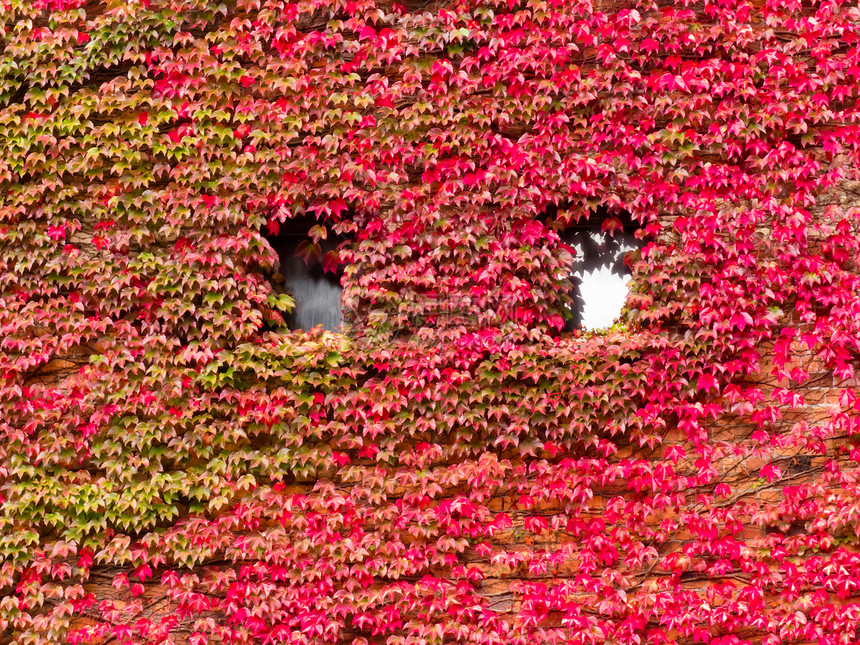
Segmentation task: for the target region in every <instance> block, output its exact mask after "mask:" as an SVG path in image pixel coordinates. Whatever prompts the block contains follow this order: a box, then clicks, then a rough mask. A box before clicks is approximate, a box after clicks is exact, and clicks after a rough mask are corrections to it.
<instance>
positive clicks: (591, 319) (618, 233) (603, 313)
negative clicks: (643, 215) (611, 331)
mask: <svg viewBox="0 0 860 645" xmlns="http://www.w3.org/2000/svg"><path fill="white" fill-rule="evenodd" d="M638 228H640V227H639V225H638V224H635V223H634V222H633V221H632V219H631V218H630V216H629V215H628V214H627V213H619V214H609V213H608V212H606V211H605V210H600V211H597V212H596V213H594V214H592V216H591V217H589V218H588V219H587V220H585V221H582V222H579V223H576V224H572V225H570V226H568V227H567V228H565V229H564V230H563V231H561V233H560V236H561V240H562V242H564V243H565V244H568V245H569V246H572V247H573V249H574V257H573V265H572V270H571V281H572V282H573V307H572V311H571V313H572V314H573V317H572V318H571V319H570V320H568V322H567V325H566V329H567V330H568V331H570V330H574V329H586V330H591V329H602V328H605V327H609V326H610V325H612V323H613V321H614V320H615V319H616V318H617V317H618V315H619V314H620V313H621V308H622V307H623V306H624V301H625V300H626V299H627V291H628V288H627V285H628V282H629V281H630V268H629V266H628V265H627V264H626V263H625V262H624V258H625V256H626V255H627V253H628V252H629V251H633V250H635V249H639V248H642V246H643V242H642V241H641V240H638V239H636V237H635V233H636V230H637V229H638Z"/></svg>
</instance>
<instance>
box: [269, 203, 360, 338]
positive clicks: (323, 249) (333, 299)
mask: <svg viewBox="0 0 860 645" xmlns="http://www.w3.org/2000/svg"><path fill="white" fill-rule="evenodd" d="M322 226H323V225H321V224H320V222H319V221H318V220H317V219H316V217H315V216H314V215H305V216H303V217H294V218H292V219H289V220H287V221H285V222H281V223H280V224H279V226H278V233H277V235H270V234H267V235H265V237H266V239H267V240H268V241H269V244H271V245H272V248H273V249H274V250H275V252H276V253H277V254H278V266H277V267H276V275H275V278H274V279H275V283H276V287H277V288H279V289H283V290H284V291H286V293H288V294H289V295H290V296H291V297H292V298H293V300H294V301H295V306H294V308H293V310H292V312H290V314H289V315H288V316H287V326H288V327H289V328H290V329H293V330H297V329H305V330H307V329H312V328H314V327H316V326H317V325H322V327H323V329H327V330H329V331H339V330H340V326H341V322H342V321H343V311H342V308H341V292H342V288H341V278H342V277H343V266H342V265H341V264H339V263H337V262H336V261H333V258H335V257H336V255H335V253H336V250H337V248H338V247H339V246H340V244H341V243H342V242H344V241H345V238H344V237H343V236H340V235H334V233H333V232H332V231H331V229H330V228H329V227H325V228H326V229H327V231H326V233H325V239H319V240H317V241H315V240H314V239H313V238H312V236H311V234H312V233H313V234H319V233H321V232H322V230H323V228H322ZM315 227H321V228H316V229H315ZM266 232H267V231H265V230H264V233H266Z"/></svg>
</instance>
